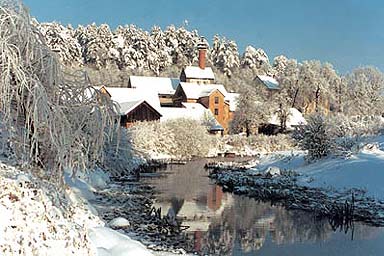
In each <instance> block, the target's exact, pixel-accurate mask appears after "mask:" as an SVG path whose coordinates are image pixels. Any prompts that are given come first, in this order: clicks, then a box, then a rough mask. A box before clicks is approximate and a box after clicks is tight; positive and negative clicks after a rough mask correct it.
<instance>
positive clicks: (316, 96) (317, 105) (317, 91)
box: [315, 86, 320, 113]
mask: <svg viewBox="0 0 384 256" xmlns="http://www.w3.org/2000/svg"><path fill="white" fill-rule="evenodd" d="M319 101H320V86H317V89H316V93H315V112H316V113H319Z"/></svg>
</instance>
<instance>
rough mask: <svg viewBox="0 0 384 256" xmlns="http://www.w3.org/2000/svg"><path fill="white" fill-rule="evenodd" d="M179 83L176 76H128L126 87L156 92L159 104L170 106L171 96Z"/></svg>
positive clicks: (171, 104) (171, 103)
mask: <svg viewBox="0 0 384 256" xmlns="http://www.w3.org/2000/svg"><path fill="white" fill-rule="evenodd" d="M179 83H180V80H179V79H178V78H168V77H149V76H130V77H129V80H128V88H132V89H137V90H139V91H147V90H150V91H152V92H156V93H157V94H158V96H159V100H160V105H161V106H164V107H171V106H173V101H172V97H173V95H174V94H175V91H176V88H177V86H178V85H179Z"/></svg>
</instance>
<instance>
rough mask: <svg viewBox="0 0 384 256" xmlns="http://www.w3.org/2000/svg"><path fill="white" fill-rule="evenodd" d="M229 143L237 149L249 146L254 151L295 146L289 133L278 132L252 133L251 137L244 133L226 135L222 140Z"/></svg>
mask: <svg viewBox="0 0 384 256" xmlns="http://www.w3.org/2000/svg"><path fill="white" fill-rule="evenodd" d="M221 141H222V142H224V143H225V144H227V145H230V146H232V147H233V149H234V150H236V151H242V150H243V149H245V148H249V149H250V150H252V151H264V152H273V151H283V150H290V149H292V147H293V140H292V138H291V137H290V136H289V135H286V134H277V135H272V136H268V135H264V134H259V135H251V136H249V137H246V136H242V135H229V136H224V137H223V138H222V140H221Z"/></svg>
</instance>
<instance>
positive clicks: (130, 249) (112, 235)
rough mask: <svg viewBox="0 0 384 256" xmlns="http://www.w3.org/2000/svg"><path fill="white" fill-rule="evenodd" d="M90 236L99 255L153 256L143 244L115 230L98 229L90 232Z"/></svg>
mask: <svg viewBox="0 0 384 256" xmlns="http://www.w3.org/2000/svg"><path fill="white" fill-rule="evenodd" d="M89 236H90V239H91V241H92V243H93V244H95V246H96V249H97V253H98V255H113V256H147V255H148V256H149V255H152V253H150V252H149V251H148V250H147V249H146V248H145V247H144V245H142V244H141V243H139V242H137V241H135V240H132V239H131V238H129V237H128V236H126V235H123V234H121V233H119V232H117V231H115V230H112V229H110V228H106V227H96V228H92V229H90V231H89Z"/></svg>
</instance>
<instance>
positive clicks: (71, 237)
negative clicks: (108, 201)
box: [0, 160, 152, 256]
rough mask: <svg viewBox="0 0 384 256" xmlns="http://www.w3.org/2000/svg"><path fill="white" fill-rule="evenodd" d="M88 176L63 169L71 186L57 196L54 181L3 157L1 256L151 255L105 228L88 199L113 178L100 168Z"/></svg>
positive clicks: (0, 178) (0, 168) (0, 170)
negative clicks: (76, 175) (81, 175)
mask: <svg viewBox="0 0 384 256" xmlns="http://www.w3.org/2000/svg"><path fill="white" fill-rule="evenodd" d="M85 176H86V177H83V178H84V179H82V178H79V177H71V176H70V175H69V174H68V173H65V182H66V185H67V186H66V188H65V193H64V194H59V193H58V192H57V188H56V186H54V185H53V184H51V183H49V182H46V181H43V180H42V179H41V178H37V177H35V176H33V175H31V174H28V173H24V172H23V171H21V170H19V169H17V168H15V167H12V166H9V165H7V164H4V163H3V162H1V160H0V187H1V193H0V213H1V218H0V251H1V255H43V256H44V255H113V256H120V255H152V254H151V253H150V252H149V250H147V249H146V248H145V247H144V246H143V245H142V244H141V243H139V242H137V241H134V240H132V239H131V238H129V237H128V236H126V235H123V234H121V233H119V232H116V231H113V230H112V229H110V228H106V227H104V225H105V223H104V222H103V221H102V220H101V219H100V218H99V217H98V216H97V212H96V210H94V208H93V207H92V206H91V205H90V204H89V202H88V200H87V199H93V198H94V195H93V192H94V191H96V188H101V187H104V186H105V185H106V183H107V181H108V180H109V177H108V175H106V174H105V173H104V172H103V171H102V170H101V169H99V170H96V171H95V172H90V174H89V175H85ZM85 180H88V181H89V182H86V181H85ZM117 220H119V221H118V223H117V224H119V225H120V226H121V225H123V224H124V223H125V224H127V223H126V222H124V223H123V221H122V220H121V219H117Z"/></svg>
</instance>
